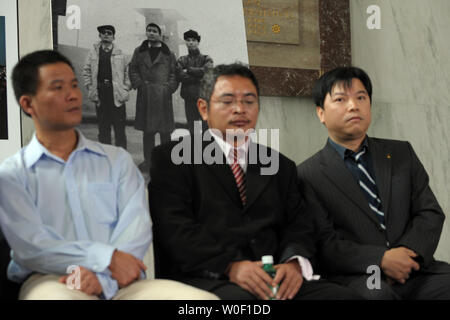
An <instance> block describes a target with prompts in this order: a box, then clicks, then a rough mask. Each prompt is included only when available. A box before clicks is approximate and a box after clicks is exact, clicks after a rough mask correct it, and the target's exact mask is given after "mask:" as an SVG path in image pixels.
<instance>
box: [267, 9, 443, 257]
mask: <svg viewBox="0 0 450 320" xmlns="http://www.w3.org/2000/svg"><path fill="white" fill-rule="evenodd" d="M370 5H378V6H379V8H380V10H381V11H380V12H381V29H379V30H376V29H374V30H369V29H368V28H367V26H366V21H367V19H368V18H369V16H370V15H369V14H367V13H366V10H367V8H368V7H369V6H370ZM350 14H351V33H352V35H351V39H352V41H351V44H352V63H353V64H354V65H356V66H359V67H361V68H363V69H365V70H366V71H367V72H368V74H369V75H370V77H371V79H372V81H373V87H374V90H373V91H374V93H373V117H372V125H371V128H370V130H369V134H370V135H372V136H376V137H380V138H392V139H400V140H408V141H410V142H411V144H412V146H413V147H414V149H415V151H416V153H417V155H418V156H419V158H420V159H421V161H422V163H423V165H424V166H425V169H426V170H427V172H428V174H429V176H430V185H431V188H432V190H433V191H434V193H435V195H436V197H437V199H438V201H439V203H440V204H441V206H442V208H443V210H444V212H445V213H446V215H447V218H448V219H447V221H446V222H445V224H444V229H443V232H442V236H441V241H440V244H439V246H438V249H437V251H436V255H435V257H436V258H438V259H442V260H444V261H448V262H450V221H449V220H450V199H449V194H450V187H449V183H450V171H449V169H448V168H450V157H449V154H450V142H449V139H448V138H449V137H450V126H449V124H450V91H449V88H450V77H449V76H450V42H449V41H448V34H449V33H450V20H449V19H448V15H449V14H450V1H448V0H435V1H433V2H432V5H431V4H430V2H427V1H422V0H408V1H406V0H402V1H389V0H351V1H350ZM261 104H262V107H261V114H260V119H259V127H261V128H264V127H266V128H279V129H280V150H281V152H283V153H285V154H286V155H287V156H289V157H290V158H292V159H293V160H294V161H295V162H296V163H300V162H302V161H303V160H305V159H306V158H308V157H309V156H310V155H312V154H314V153H315V152H316V151H317V150H318V149H320V148H322V147H323V145H324V143H325V139H326V130H325V129H324V128H323V127H322V125H321V124H320V123H319V122H318V120H317V118H316V116H315V113H314V112H315V111H314V106H313V101H312V100H311V99H308V98H286V97H283V98H278V97H262V99H261Z"/></svg>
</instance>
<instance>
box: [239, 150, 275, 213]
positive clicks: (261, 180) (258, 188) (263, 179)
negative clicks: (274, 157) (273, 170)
mask: <svg viewBox="0 0 450 320" xmlns="http://www.w3.org/2000/svg"><path fill="white" fill-rule="evenodd" d="M256 147H257V152H258V153H257V154H258V161H257V163H248V165H247V173H246V179H247V205H246V209H248V208H250V207H251V206H252V204H253V203H254V202H255V201H256V200H257V199H258V197H259V195H260V194H261V192H263V190H264V188H265V187H266V186H267V184H268V183H269V181H270V179H271V178H272V177H273V175H262V174H261V168H262V165H261V163H260V161H259V154H260V148H265V149H266V152H267V150H269V149H267V148H266V147H263V146H261V145H259V144H256ZM271 151H272V152H274V151H273V150H271ZM247 161H248V157H247Z"/></svg>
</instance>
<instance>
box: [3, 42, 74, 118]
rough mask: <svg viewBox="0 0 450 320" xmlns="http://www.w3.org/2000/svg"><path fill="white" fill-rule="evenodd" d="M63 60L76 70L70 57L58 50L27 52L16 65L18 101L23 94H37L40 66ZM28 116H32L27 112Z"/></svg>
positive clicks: (15, 79)
mask: <svg viewBox="0 0 450 320" xmlns="http://www.w3.org/2000/svg"><path fill="white" fill-rule="evenodd" d="M58 62H62V63H65V64H67V65H69V66H70V67H71V68H72V70H73V71H74V72H75V70H74V68H73V65H72V63H71V62H70V60H69V59H67V58H66V57H65V56H63V55H62V54H61V53H59V52H58V51H54V50H40V51H34V52H32V53H29V54H27V55H26V56H24V57H23V58H22V59H20V60H19V62H18V63H17V64H16V65H15V66H14V69H13V71H12V76H11V78H12V84H13V89H14V94H15V96H16V99H17V102H19V99H20V97H21V96H23V95H26V94H30V95H35V94H36V91H37V87H38V84H39V68H40V67H41V66H43V65H47V64H53V63H58ZM25 114H26V115H27V116H30V115H29V114H27V113H26V112H25Z"/></svg>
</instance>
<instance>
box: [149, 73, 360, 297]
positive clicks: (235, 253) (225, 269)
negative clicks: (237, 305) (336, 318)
mask: <svg viewBox="0 0 450 320" xmlns="http://www.w3.org/2000/svg"><path fill="white" fill-rule="evenodd" d="M197 105H198V109H199V112H200V114H201V116H202V118H203V120H205V121H207V123H208V126H209V130H208V131H207V132H205V134H204V136H203V139H202V137H201V136H199V135H197V134H196V135H194V137H193V138H192V137H189V136H187V137H185V138H183V140H182V141H172V142H171V143H169V144H165V145H161V146H159V147H157V148H155V150H154V152H153V156H152V161H151V168H150V177H151V180H150V184H149V198H150V211H151V215H152V219H153V223H154V225H153V228H154V237H155V238H154V248H155V263H156V276H157V277H165V278H171V279H177V280H179V281H183V282H185V283H189V284H191V285H194V286H196V287H199V288H202V289H205V290H208V291H210V292H213V293H214V294H216V295H217V296H219V297H220V298H222V299H267V298H278V299H354V298H359V296H357V295H355V294H354V293H353V292H352V291H350V290H349V289H347V288H344V287H340V286H338V285H336V284H333V283H330V282H327V281H325V280H317V279H316V278H317V276H315V275H314V274H313V269H312V265H311V259H312V258H313V257H314V254H315V246H314V236H313V224H312V220H311V217H310V216H309V215H308V213H307V212H306V211H305V210H304V201H303V198H302V196H301V194H300V193H299V191H298V187H297V179H296V174H295V173H296V171H295V164H294V162H292V161H291V160H289V159H288V158H286V157H285V156H283V155H282V154H279V153H278V152H277V151H275V150H273V149H271V148H268V147H265V146H263V145H260V144H257V143H255V142H253V141H251V139H250V138H249V132H251V131H252V130H253V129H254V128H255V126H256V121H257V118H258V113H259V89H258V83H257V80H256V78H255V76H254V75H253V73H252V72H251V71H250V70H249V69H248V68H247V67H245V66H242V65H240V64H232V65H220V66H217V67H215V68H214V69H211V70H209V71H208V72H207V73H206V74H205V76H204V78H203V79H202V82H201V87H200V98H199V100H198V102H197ZM263 255H272V256H273V257H274V260H275V263H276V266H275V268H276V270H277V272H276V276H275V278H274V279H272V278H271V277H270V276H269V275H268V274H267V273H265V272H264V271H263V269H262V263H261V261H260V259H261V257H262V256H263ZM278 284H279V285H280V287H279V290H278V294H276V295H273V294H272V291H271V290H270V288H269V285H272V286H276V285H278Z"/></svg>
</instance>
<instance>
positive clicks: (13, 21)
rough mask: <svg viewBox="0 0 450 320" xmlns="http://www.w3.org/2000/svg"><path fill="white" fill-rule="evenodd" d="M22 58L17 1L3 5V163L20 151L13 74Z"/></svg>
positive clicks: (0, 40)
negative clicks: (18, 35) (19, 59)
mask: <svg viewBox="0 0 450 320" xmlns="http://www.w3.org/2000/svg"><path fill="white" fill-rule="evenodd" d="M18 58H19V51H18V37H17V1H16V0H2V1H1V2H0V161H3V160H4V159H5V158H7V157H9V156H11V155H13V154H14V153H15V152H17V151H18V150H19V149H20V147H21V130H20V109H19V106H18V104H17V102H16V99H15V97H14V92H13V88H12V85H11V80H10V79H11V71H12V69H13V67H14V66H15V64H16V63H17V61H18Z"/></svg>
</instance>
